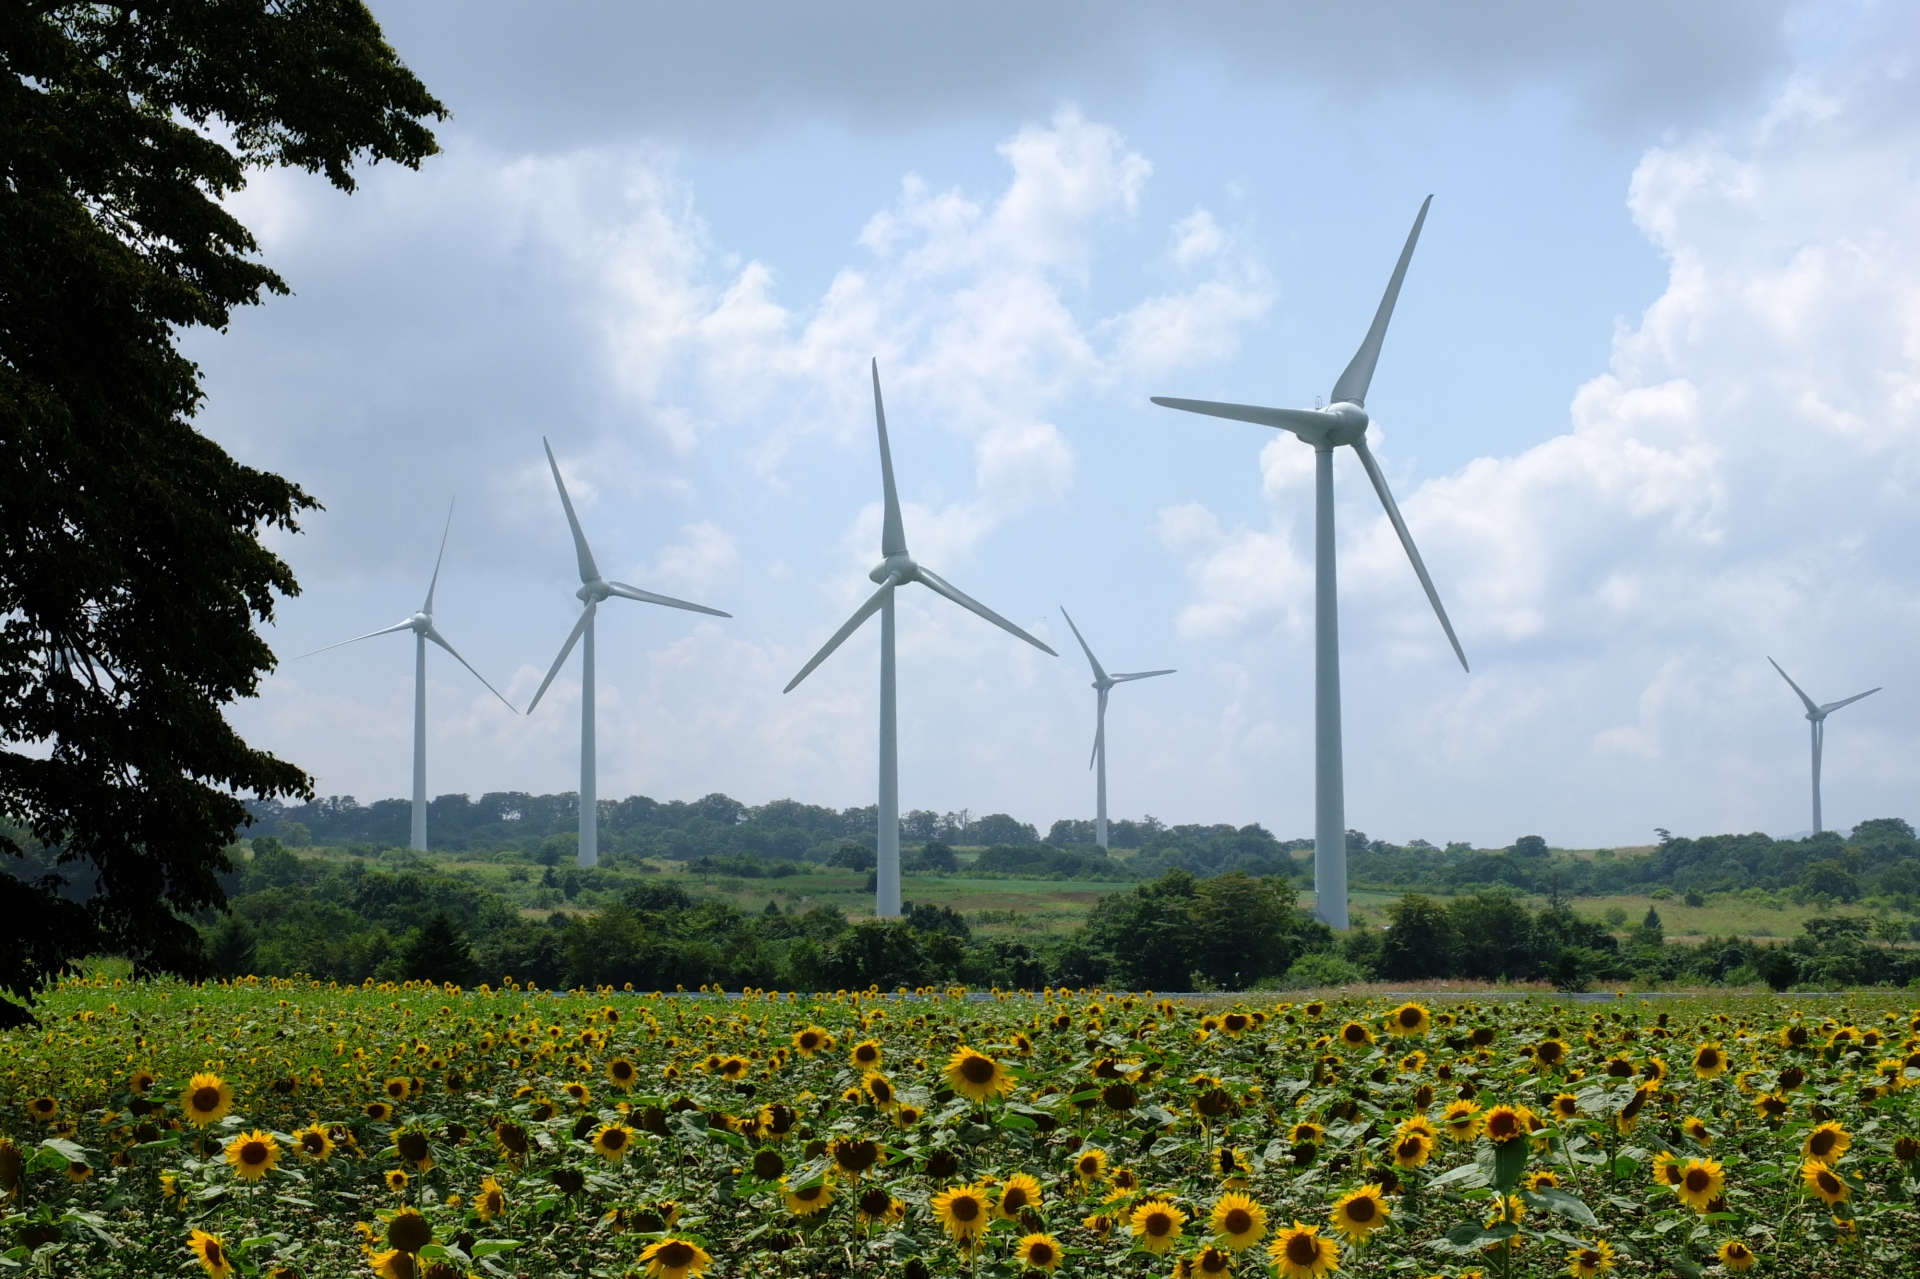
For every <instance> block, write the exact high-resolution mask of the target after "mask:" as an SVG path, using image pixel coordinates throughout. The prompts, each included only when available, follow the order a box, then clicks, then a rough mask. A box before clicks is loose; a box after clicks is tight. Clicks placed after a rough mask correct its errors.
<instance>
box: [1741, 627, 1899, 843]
mask: <svg viewBox="0 0 1920 1279" xmlns="http://www.w3.org/2000/svg"><path fill="white" fill-rule="evenodd" d="M1767 661H1768V662H1771V663H1772V664H1773V669H1774V670H1776V671H1780V663H1778V662H1775V661H1774V660H1773V659H1772V658H1771V657H1769V658H1768V659H1767ZM1780 678H1781V679H1783V680H1786V681H1787V687H1788V688H1791V689H1792V690H1793V691H1794V692H1795V693H1798V694H1799V696H1800V701H1801V703H1802V704H1803V705H1805V706H1806V708H1807V722H1808V723H1809V724H1811V725H1812V726H1813V833H1814V834H1816V835H1818V834H1819V833H1820V829H1821V828H1820V748H1821V747H1822V746H1824V745H1826V741H1827V716H1829V715H1831V714H1833V713H1834V712H1835V711H1837V710H1839V709H1840V708H1841V707H1842V706H1851V705H1853V703H1855V702H1857V701H1859V700H1860V699H1861V698H1863V697H1872V696H1873V695H1874V694H1875V693H1877V692H1879V691H1880V690H1879V689H1877V688H1870V689H1868V690H1867V691H1866V692H1864V693H1855V694H1854V695H1853V696H1852V697H1845V698H1842V699H1841V700H1839V701H1837V702H1828V703H1827V704H1826V705H1825V706H1817V705H1815V704H1814V700H1813V699H1812V698H1811V697H1808V696H1807V695H1806V694H1805V693H1804V692H1801V689H1800V686H1799V685H1798V684H1796V683H1794V682H1793V677H1792V676H1791V675H1789V674H1787V673H1786V672H1785V671H1780Z"/></svg>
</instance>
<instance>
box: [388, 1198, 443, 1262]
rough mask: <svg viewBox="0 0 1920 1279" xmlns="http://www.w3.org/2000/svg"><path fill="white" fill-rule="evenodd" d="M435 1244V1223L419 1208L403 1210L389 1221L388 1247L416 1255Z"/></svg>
mask: <svg viewBox="0 0 1920 1279" xmlns="http://www.w3.org/2000/svg"><path fill="white" fill-rule="evenodd" d="M432 1242H433V1223H432V1222H430V1221H428V1220H427V1219H426V1218H425V1217H423V1216H421V1215H420V1211H419V1209H417V1208H402V1209H401V1210H400V1211H399V1212H396V1213H394V1214H393V1216H392V1217H390V1218H388V1220H387V1247H389V1248H398V1249H399V1250H400V1251H401V1252H405V1253H415V1252H419V1251H420V1250H421V1249H422V1248H424V1247H426V1246H427V1245H428V1244H430V1243H432Z"/></svg>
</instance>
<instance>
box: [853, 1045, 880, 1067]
mask: <svg viewBox="0 0 1920 1279" xmlns="http://www.w3.org/2000/svg"><path fill="white" fill-rule="evenodd" d="M853 1057H854V1060H855V1061H858V1062H859V1063H860V1064H861V1065H863V1066H870V1065H872V1064H873V1063H874V1062H875V1061H878V1060H879V1058H880V1054H879V1053H878V1052H875V1051H874V1050H873V1049H871V1048H857V1049H855V1050H854V1054H853Z"/></svg>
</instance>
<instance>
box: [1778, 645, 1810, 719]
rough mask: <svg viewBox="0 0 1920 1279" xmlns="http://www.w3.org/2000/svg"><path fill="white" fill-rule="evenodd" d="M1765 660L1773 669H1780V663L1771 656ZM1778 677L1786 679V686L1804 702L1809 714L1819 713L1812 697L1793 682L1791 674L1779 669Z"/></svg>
mask: <svg viewBox="0 0 1920 1279" xmlns="http://www.w3.org/2000/svg"><path fill="white" fill-rule="evenodd" d="M1767 661H1768V662H1770V663H1772V665H1773V669H1774V670H1776V671H1780V663H1778V662H1775V661H1774V660H1773V659H1772V658H1771V657H1769V658H1768V659H1767ZM1780 678H1781V679H1783V680H1785V681H1787V687H1788V688H1790V689H1792V690H1793V691H1794V692H1796V693H1798V694H1799V695H1800V700H1801V701H1802V702H1803V703H1805V704H1806V708H1807V714H1808V715H1809V716H1814V715H1818V714H1819V713H1820V708H1819V707H1818V706H1816V705H1814V701H1813V699H1812V698H1811V697H1808V696H1807V694H1806V692H1805V690H1803V689H1802V688H1801V687H1800V686H1799V685H1798V684H1796V683H1794V682H1793V676H1791V675H1789V674H1787V673H1786V672H1785V671H1780Z"/></svg>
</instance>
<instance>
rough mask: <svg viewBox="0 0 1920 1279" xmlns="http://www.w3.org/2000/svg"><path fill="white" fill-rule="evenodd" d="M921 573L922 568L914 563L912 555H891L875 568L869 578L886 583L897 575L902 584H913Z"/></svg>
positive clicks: (868, 575)
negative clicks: (892, 575) (893, 575)
mask: <svg viewBox="0 0 1920 1279" xmlns="http://www.w3.org/2000/svg"><path fill="white" fill-rule="evenodd" d="M919 572H920V566H919V565H918V564H915V563H914V562H913V557H912V556H911V555H889V556H887V558H885V559H884V560H881V561H880V562H879V563H878V564H876V565H874V566H873V571H872V572H871V573H869V574H867V577H868V578H869V579H870V580H872V581H875V582H884V581H886V580H887V577H888V576H889V575H890V574H897V575H898V576H899V578H900V580H901V582H903V583H905V582H911V581H912V580H913V579H914V577H915V576H917V575H918V574H919Z"/></svg>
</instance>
